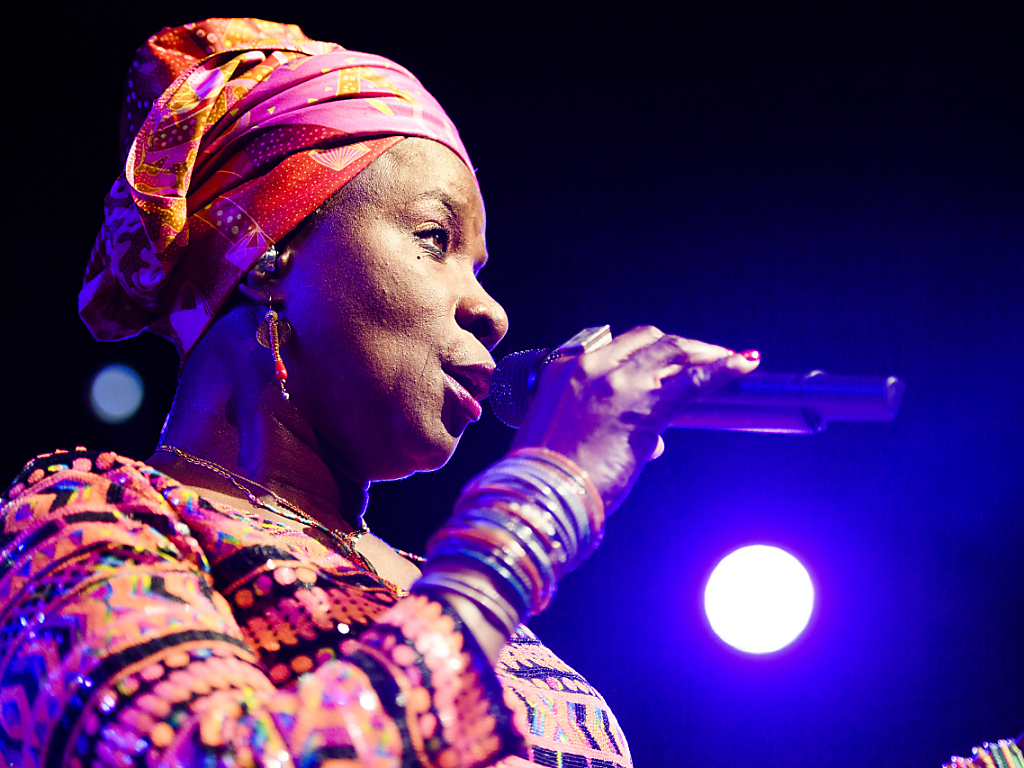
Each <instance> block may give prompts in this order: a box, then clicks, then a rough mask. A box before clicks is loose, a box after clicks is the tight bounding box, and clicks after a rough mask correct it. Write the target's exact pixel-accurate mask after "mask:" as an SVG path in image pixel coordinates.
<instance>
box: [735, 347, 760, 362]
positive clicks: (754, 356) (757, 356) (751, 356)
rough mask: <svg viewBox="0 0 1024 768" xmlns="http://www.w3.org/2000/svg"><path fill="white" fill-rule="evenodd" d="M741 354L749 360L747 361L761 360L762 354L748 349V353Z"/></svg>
mask: <svg viewBox="0 0 1024 768" xmlns="http://www.w3.org/2000/svg"><path fill="white" fill-rule="evenodd" d="M740 354H741V355H743V356H744V357H745V358H747V360H760V359H761V353H760V352H758V351H757V350H756V349H748V350H747V351H746V352H740Z"/></svg>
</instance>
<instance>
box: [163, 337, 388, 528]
mask: <svg viewBox="0 0 1024 768" xmlns="http://www.w3.org/2000/svg"><path fill="white" fill-rule="evenodd" d="M211 331H212V332H213V333H216V332H217V331H216V330H215V329H211ZM203 341H209V342H211V343H209V344H204V343H203ZM216 341H217V340H216V339H209V340H207V339H204V340H202V341H201V342H200V344H199V345H198V346H197V347H196V349H195V350H194V351H193V353H192V356H191V357H190V358H189V360H188V361H187V362H186V364H185V365H184V367H183V369H182V375H181V380H180V381H179V384H178V391H177V393H176V394H175V398H174V405H173V407H172V409H171V414H170V415H169V416H168V421H167V425H166V428H165V431H164V434H163V435H162V439H161V444H162V446H164V447H168V448H169V447H173V448H175V449H177V451H175V452H165V451H158V452H157V453H156V454H154V455H153V457H151V459H150V463H151V464H152V466H154V467H155V468H157V469H159V470H161V471H163V472H165V473H166V474H168V475H170V476H171V477H174V478H175V479H176V480H178V481H179V482H182V483H184V484H185V485H190V486H192V487H196V488H200V489H202V488H206V489H209V490H213V491H217V492H219V493H224V494H227V495H230V496H234V497H235V498H238V499H240V500H247V496H246V493H245V492H246V491H247V492H249V493H252V494H253V495H254V496H255V497H256V498H257V499H261V500H262V499H264V498H265V497H267V496H269V497H271V498H273V496H275V495H276V496H277V497H279V498H280V499H282V500H284V501H285V502H286V504H287V505H290V506H294V507H296V508H298V510H301V513H302V514H305V515H308V516H309V517H312V518H314V519H315V520H316V521H317V522H319V523H320V524H322V525H324V526H326V527H328V528H330V529H332V530H336V531H340V532H346V531H348V530H353V529H355V528H358V527H359V526H360V525H361V522H362V515H363V512H364V511H365V508H366V500H367V489H368V487H369V483H368V482H365V481H359V480H358V479H355V478H352V477H349V476H348V475H347V474H346V473H345V472H344V471H343V469H342V468H343V466H344V464H343V462H341V461H340V460H338V457H335V456H333V454H332V452H331V450H330V449H329V448H327V447H325V446H323V445H321V444H320V443H319V441H318V439H317V435H316V433H315V431H314V430H313V429H312V427H311V426H310V425H309V424H307V423H305V422H303V421H302V420H301V419H300V418H298V417H297V416H296V415H295V411H294V410H290V409H289V408H288V407H287V404H286V401H284V400H283V399H282V398H281V395H280V390H279V389H278V387H277V386H276V384H275V383H273V382H271V386H267V383H268V382H267V376H266V372H265V371H263V370H262V369H260V368H259V367H258V366H256V365H253V364H252V361H251V360H239V359H232V358H233V357H234V355H233V354H232V353H231V352H229V353H227V354H225V353H224V352H223V350H224V348H225V347H224V345H222V344H217V343H216ZM225 358H227V359H225ZM247 363H248V364H247ZM239 486H241V487H239ZM243 488H244V489H245V491H243V490H242V489H243ZM268 492H269V493H268ZM278 506H280V504H278Z"/></svg>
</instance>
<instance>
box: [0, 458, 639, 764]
mask: <svg viewBox="0 0 1024 768" xmlns="http://www.w3.org/2000/svg"><path fill="white" fill-rule="evenodd" d="M0 502H2V503H3V507H2V509H0V526H2V527H0V756H2V757H3V758H4V760H6V762H7V763H8V764H10V765H12V766H17V767H18V768H36V767H37V766H38V767H39V768H42V767H43V766H46V767H47V768H56V767H57V766H69V768H83V767H84V766H110V767H111V768H114V767H115V766H116V767H118V768H128V767H129V766H140V767H141V766H145V767H146V768H157V767H158V766H174V765H183V766H190V767H191V766H214V765H225V766H233V767H234V768H242V767H244V766H254V765H274V764H277V765H279V766H280V768H292V766H315V765H326V764H330V765H331V766H332V768H343V767H344V766H348V765H352V766H355V765H360V766H404V765H410V766H411V765H430V766H445V767H447V766H462V765H465V766H473V765H479V766H484V765H494V764H495V761H496V760H499V758H501V757H502V756H503V755H504V756H506V757H505V759H502V760H500V761H499V762H498V763H497V765H500V766H502V767H503V768H512V767H513V766H517V765H518V766H522V765H530V764H531V763H530V762H527V760H526V759H524V758H527V757H528V758H529V760H531V761H533V763H534V764H539V765H551V766H562V765H564V766H593V768H605V767H606V766H624V765H629V757H628V749H627V748H626V746H625V741H624V739H622V737H621V732H620V731H619V729H618V726H617V724H616V723H615V721H614V718H612V717H611V715H610V713H609V712H608V710H607V706H606V705H605V704H604V701H603V699H601V698H600V696H599V695H597V694H596V692H594V691H593V689H591V688H590V687H589V685H587V684H586V682H585V681H584V680H583V679H582V678H581V677H579V676H578V675H576V673H575V672H573V671H572V670H570V669H569V668H568V667H567V666H565V665H564V664H563V663H562V662H561V661H560V660H558V659H557V658H556V657H555V656H554V655H553V654H551V652H550V651H548V650H547V649H546V648H544V647H543V646H542V645H541V644H540V643H539V641H537V640H536V638H534V637H533V636H532V635H530V634H529V633H528V632H527V631H526V630H521V631H520V633H519V634H518V635H517V637H516V638H514V639H513V641H512V642H510V643H509V644H508V646H506V648H505V650H504V651H503V653H502V659H501V661H500V663H499V665H498V669H497V676H496V675H495V672H494V671H492V670H491V668H490V667H489V665H488V664H487V663H486V660H485V658H484V656H483V655H482V654H481V653H480V651H479V650H478V649H477V648H476V647H475V644H474V642H473V640H472V637H471V636H470V635H468V634H465V633H463V631H462V627H461V625H460V624H459V622H458V620H457V619H456V618H455V617H453V616H452V615H450V614H449V613H448V612H446V610H445V609H444V607H443V606H442V605H441V604H440V603H437V602H432V601H430V600H428V599H427V598H425V597H422V596H412V597H409V598H405V599H401V600H399V599H398V597H397V596H396V595H395V594H394V593H393V592H392V591H390V590H389V589H388V588H387V587H386V586H385V585H384V584H382V583H381V582H380V581H379V580H377V579H376V578H375V577H374V576H372V575H371V574H369V573H367V572H366V571H364V570H361V569H360V568H359V567H358V566H356V565H355V564H353V563H351V562H349V561H348V560H346V559H345V558H343V557H341V556H340V555H338V554H336V553H333V552H331V551H330V550H328V549H326V548H325V547H324V546H323V545H321V544H320V543H319V542H317V541H316V540H314V539H312V538H311V537H309V536H307V535H305V534H302V533H300V532H297V531H294V530H292V529H290V528H287V527H286V526H283V525H280V524H278V523H274V522H270V521H259V522H257V521H253V520H252V519H250V518H249V517H248V516H246V515H243V514H242V513H241V512H237V511H235V510H232V509H228V508H223V507H218V506H214V505H213V504H211V503H209V502H207V501H206V500H204V499H202V498H201V497H199V496H198V495H196V494H195V493H192V492H191V491H189V490H188V489H186V488H184V487H182V486H181V485H180V484H178V483H177V482H176V481H174V480H172V479H171V478H169V477H167V476H165V475H163V474H161V473H159V472H157V471H156V470H154V469H153V468H151V467H148V466H147V465H145V464H143V463H141V462H137V461H132V460H130V459H125V458H123V457H120V456H117V455H115V454H113V453H97V452H90V451H86V450H85V449H81V448H79V449H75V450H74V451H71V452H57V453H54V454H49V455H47V456H42V457H39V458H37V459H35V460H34V461H32V462H30V463H29V464H28V465H27V466H26V467H25V469H24V470H23V471H22V472H21V473H20V474H19V476H18V477H17V478H16V479H15V481H14V483H13V484H12V486H11V487H10V488H9V489H8V491H7V492H6V493H5V494H4V495H3V496H2V497H0ZM542 669H543V670H547V672H548V673H549V674H546V675H544V676H541V673H540V671H539V670H542ZM522 735H525V736H526V741H527V743H528V746H525V747H524V746H523V744H522V738H523V736H522ZM516 754H519V755H522V757H519V756H516Z"/></svg>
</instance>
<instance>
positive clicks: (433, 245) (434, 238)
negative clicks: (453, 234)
mask: <svg viewBox="0 0 1024 768" xmlns="http://www.w3.org/2000/svg"><path fill="white" fill-rule="evenodd" d="M416 234H417V236H418V237H419V238H420V241H421V242H422V243H423V247H424V248H426V249H427V250H428V251H430V253H431V254H432V255H433V256H435V257H440V256H444V255H445V254H446V253H447V252H448V232H447V230H445V229H444V228H442V227H431V228H430V229H425V230H423V231H421V232H417V233H416Z"/></svg>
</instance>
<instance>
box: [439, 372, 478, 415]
mask: <svg viewBox="0 0 1024 768" xmlns="http://www.w3.org/2000/svg"><path fill="white" fill-rule="evenodd" d="M442 373H444V377H445V379H447V380H448V387H449V388H450V389H451V390H452V392H454V393H455V396H456V397H457V398H458V400H459V405H461V406H462V408H463V410H465V411H466V413H468V414H469V416H470V419H471V420H472V421H479V420H480V416H481V415H482V414H483V412H484V409H483V406H481V405H480V402H479V401H478V400H477V399H476V398H475V397H473V395H471V394H470V393H469V390H468V389H466V388H465V387H464V386H462V384H460V383H459V381H458V379H456V378H455V377H453V376H452V375H451V374H450V373H448V371H442Z"/></svg>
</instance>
